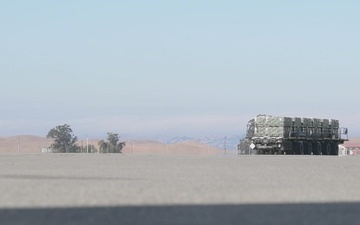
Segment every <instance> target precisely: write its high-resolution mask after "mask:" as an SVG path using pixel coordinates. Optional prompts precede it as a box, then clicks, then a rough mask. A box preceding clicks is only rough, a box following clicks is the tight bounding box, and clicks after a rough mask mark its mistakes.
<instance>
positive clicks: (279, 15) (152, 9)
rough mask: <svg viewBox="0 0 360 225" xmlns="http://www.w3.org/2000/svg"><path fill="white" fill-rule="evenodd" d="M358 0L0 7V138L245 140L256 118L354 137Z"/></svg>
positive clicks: (17, 1)
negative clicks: (64, 135)
mask: <svg viewBox="0 0 360 225" xmlns="http://www.w3.org/2000/svg"><path fill="white" fill-rule="evenodd" d="M359 8H360V2H359V1H355V0H348V1H332V0H327V1H325V0H316V1H309V0H304V1H280V0H273V1H265V0H258V1H241V0H236V1H235V0H234V1H233V0H224V1H212V0H206V1H205V0H192V1H187V0H172V1H165V0H153V1H145V0H143V1H141V0H131V1H127V0H122V1H121V0H120V1H119V0H116V1H115V0H114V1H112V0H104V1H94V0H86V1H85V0H71V1H68V0H64V1H45V0H43V1H40V0H33V1H21V0H12V1H10V0H0V77H1V82H0V102H1V104H0V136H11V135H20V134H32V135H39V136H46V134H47V133H48V131H49V130H50V129H51V128H53V127H55V126H57V125H61V124H65V123H66V124H69V125H70V126H71V127H72V129H73V131H74V133H75V134H76V135H77V136H78V137H80V138H83V137H93V138H102V137H105V136H106V133H107V132H115V133H118V134H119V135H120V136H122V137H123V138H142V139H143V138H145V139H163V138H170V137H174V136H184V135H185V136H226V135H228V136H232V135H243V134H244V133H245V128H246V123H247V121H248V120H250V119H252V118H254V117H255V116H256V115H258V114H269V115H278V116H299V117H316V118H334V119H339V120H340V124H341V126H344V127H348V128H349V136H350V137H351V136H353V137H354V136H360V99H359V96H360V91H359V82H360V76H359V71H360V63H359V62H360V29H359V27H360V14H359V13H358V11H359Z"/></svg>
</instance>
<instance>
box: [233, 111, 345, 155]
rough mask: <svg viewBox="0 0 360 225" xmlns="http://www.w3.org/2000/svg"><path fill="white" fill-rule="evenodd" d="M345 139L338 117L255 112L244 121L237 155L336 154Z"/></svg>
mask: <svg viewBox="0 0 360 225" xmlns="http://www.w3.org/2000/svg"><path fill="white" fill-rule="evenodd" d="M347 140H348V129H347V128H343V127H340V124H339V120H335V119H317V118H301V117H281V116H270V115H258V116H256V117H255V118H254V119H252V120H250V121H249V122H248V124H247V131H246V137H245V138H244V139H241V140H240V143H239V144H238V154H240V155H241V154H299V155H303V154H306V155H338V145H339V144H342V143H344V141H347Z"/></svg>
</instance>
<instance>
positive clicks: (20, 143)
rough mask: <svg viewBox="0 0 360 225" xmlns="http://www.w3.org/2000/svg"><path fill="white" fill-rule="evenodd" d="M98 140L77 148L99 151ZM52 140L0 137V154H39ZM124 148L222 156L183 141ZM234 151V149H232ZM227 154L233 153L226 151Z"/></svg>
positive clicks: (139, 142) (142, 143)
mask: <svg viewBox="0 0 360 225" xmlns="http://www.w3.org/2000/svg"><path fill="white" fill-rule="evenodd" d="M99 141H100V139H89V140H79V141H78V142H77V144H78V145H79V146H84V147H85V146H86V144H87V143H89V145H93V146H95V148H96V149H97V150H99V146H98V142H99ZM52 142H53V140H52V139H48V138H45V137H39V136H32V135H20V136H12V137H0V153H40V152H41V149H42V148H47V147H49V146H50V145H51V144H52ZM125 142H126V146H125V147H124V149H123V153H125V154H129V153H132V154H148V153H151V154H223V153H224V150H223V149H217V148H214V147H212V146H210V145H207V144H204V143H200V142H196V141H185V142H180V143H174V144H164V143H161V142H157V141H152V140H125ZM233 150H235V149H233ZM227 153H229V154H231V153H234V151H233V152H231V151H228V152H227Z"/></svg>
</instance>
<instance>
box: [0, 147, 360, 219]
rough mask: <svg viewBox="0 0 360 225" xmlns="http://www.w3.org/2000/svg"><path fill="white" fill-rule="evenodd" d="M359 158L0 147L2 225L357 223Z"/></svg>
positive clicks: (359, 178)
mask: <svg viewBox="0 0 360 225" xmlns="http://www.w3.org/2000/svg"><path fill="white" fill-rule="evenodd" d="M359 165H360V157H356V156H353V157H350V156H348V157H338V156H295V155H294V156H234V155H231V156H225V155H168V154H54V153H47V154H16V153H13V154H0V180H1V183H0V193H1V196H0V224H2V225H16V224H59V225H60V224H61V225H62V224H147V225H149V224H150V225H151V224H154V225H155V224H156V225H158V224H164V225H165V224H166V225H169V224H214V225H215V224H216V225H218V224H267V225H269V224H270V225H271V224H273V225H279V224H317V225H319V224H320V225H321V224H324V225H328V224H357V223H358V222H359V221H360V214H359V212H360V191H359V190H360V166H359Z"/></svg>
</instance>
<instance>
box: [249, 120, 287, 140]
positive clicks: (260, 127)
mask: <svg viewBox="0 0 360 225" xmlns="http://www.w3.org/2000/svg"><path fill="white" fill-rule="evenodd" d="M290 126H291V119H290V118H287V117H278V116H267V115H258V116H257V117H256V118H255V136H257V137H275V138H276V137H281V138H282V137H285V136H288V135H289V130H290V129H289V128H290Z"/></svg>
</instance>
